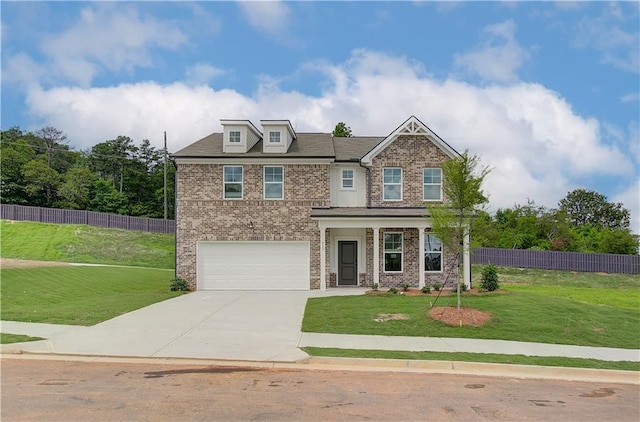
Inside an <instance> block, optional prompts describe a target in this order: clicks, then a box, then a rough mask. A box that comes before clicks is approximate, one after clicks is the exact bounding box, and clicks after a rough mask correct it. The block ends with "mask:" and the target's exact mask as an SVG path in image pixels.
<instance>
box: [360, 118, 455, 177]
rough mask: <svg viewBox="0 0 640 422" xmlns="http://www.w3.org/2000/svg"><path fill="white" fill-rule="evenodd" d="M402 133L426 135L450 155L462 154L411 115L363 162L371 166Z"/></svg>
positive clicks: (363, 159)
mask: <svg viewBox="0 0 640 422" xmlns="http://www.w3.org/2000/svg"><path fill="white" fill-rule="evenodd" d="M400 135H425V136H426V137H427V138H428V140H429V141H431V142H432V143H433V144H434V145H435V146H437V147H438V148H440V150H442V151H443V152H444V153H445V154H446V155H447V156H448V157H450V158H456V157H458V156H460V154H459V153H458V151H456V150H455V149H453V148H452V147H451V146H450V145H449V144H447V143H446V142H445V141H444V140H443V139H442V138H440V137H439V136H438V135H436V134H435V132H433V131H432V130H431V129H429V127H428V126H427V125H425V124H424V123H422V122H421V121H420V120H419V119H418V118H417V117H415V116H411V117H409V118H408V119H407V120H405V121H404V123H402V124H401V125H400V126H398V128H397V129H396V130H394V131H393V132H391V134H389V136H387V137H386V138H384V139H383V140H382V142H380V143H379V144H377V145H376V146H375V147H374V148H373V149H372V150H371V151H369V152H368V153H367V154H365V156H364V157H362V164H364V165H366V166H369V165H371V161H372V160H373V159H374V158H375V157H376V155H378V154H379V153H380V152H382V151H383V150H384V149H385V148H387V147H388V146H389V145H391V143H393V141H395V140H396V139H397V138H398V136H400Z"/></svg>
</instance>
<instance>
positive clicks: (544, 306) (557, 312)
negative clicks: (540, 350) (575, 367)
mask: <svg viewBox="0 0 640 422" xmlns="http://www.w3.org/2000/svg"><path fill="white" fill-rule="evenodd" d="M534 287H535V288H534V289H527V288H526V287H525V286H518V288H516V289H511V290H510V289H509V287H508V286H505V289H506V292H501V293H498V292H494V293H487V294H484V295H481V296H471V295H465V296H463V298H462V305H463V306H468V307H473V308H476V309H480V310H483V311H488V312H490V313H491V314H492V317H491V319H490V320H489V321H488V322H487V323H486V324H484V325H483V326H481V327H470V326H463V327H450V326H447V325H445V324H443V323H441V322H439V321H436V320H434V319H432V318H430V317H429V316H428V315H427V312H428V311H429V303H430V302H433V301H434V298H433V297H431V296H426V295H425V296H404V295H389V296H369V295H362V296H337V297H326V298H312V299H309V300H308V301H307V307H306V310H305V315H304V319H303V322H302V331H305V332H319V333H337V334H369V335H391V336H424V337H462V338H480V339H500V340H515V341H530V342H540V343H557V344H574V345H582V346H603V347H618V348H630V349H638V348H640V336H638V327H640V310H639V309H638V307H635V308H628V307H622V306H613V305H615V304H616V302H617V299H616V298H619V299H620V304H621V305H623V306H627V304H628V301H627V300H626V299H625V297H627V296H633V295H637V289H607V288H601V289H594V291H598V292H600V293H601V295H602V296H603V297H606V298H607V299H606V300H605V302H607V303H609V304H599V303H585V302H584V301H579V300H573V299H570V298H566V297H562V296H560V295H558V294H557V291H556V290H554V291H550V290H549V291H547V289H546V288H545V286H534ZM579 296H580V299H585V298H587V299H588V297H589V295H586V294H584V293H580V295H579ZM595 296H596V297H597V296H598V294H597V293H596V294H595ZM636 297H637V296H636ZM455 304H456V298H455V295H452V296H448V297H440V299H438V302H437V304H436V306H455ZM379 314H404V315H405V316H406V317H407V319H404V320H402V319H398V320H391V321H385V322H376V321H374V319H375V318H376V317H377V316H378V315H379Z"/></svg>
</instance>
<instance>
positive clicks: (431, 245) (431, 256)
mask: <svg viewBox="0 0 640 422" xmlns="http://www.w3.org/2000/svg"><path fill="white" fill-rule="evenodd" d="M424 270H425V271H442V242H441V241H440V239H438V238H437V237H435V236H434V235H432V234H428V233H427V234H425V236H424Z"/></svg>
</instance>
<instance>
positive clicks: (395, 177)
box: [382, 167, 402, 201]
mask: <svg viewBox="0 0 640 422" xmlns="http://www.w3.org/2000/svg"><path fill="white" fill-rule="evenodd" d="M382 199H383V200H385V201H401V200H402V169H401V168H400V167H385V168H383V169H382Z"/></svg>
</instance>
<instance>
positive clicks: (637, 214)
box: [610, 178, 640, 234]
mask: <svg viewBox="0 0 640 422" xmlns="http://www.w3.org/2000/svg"><path fill="white" fill-rule="evenodd" d="M610 200H611V201H613V202H622V203H623V204H624V206H625V208H627V209H628V210H629V211H630V212H631V221H630V223H631V224H630V225H631V231H633V232H634V233H636V234H640V178H636V179H635V182H633V183H632V184H631V185H630V186H629V187H628V189H626V190H624V191H622V192H620V193H619V194H617V195H615V196H613V197H612V198H611V199H610Z"/></svg>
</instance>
